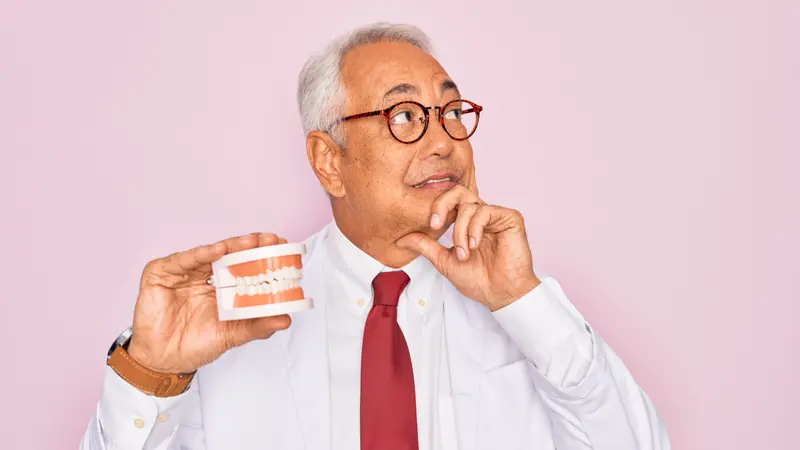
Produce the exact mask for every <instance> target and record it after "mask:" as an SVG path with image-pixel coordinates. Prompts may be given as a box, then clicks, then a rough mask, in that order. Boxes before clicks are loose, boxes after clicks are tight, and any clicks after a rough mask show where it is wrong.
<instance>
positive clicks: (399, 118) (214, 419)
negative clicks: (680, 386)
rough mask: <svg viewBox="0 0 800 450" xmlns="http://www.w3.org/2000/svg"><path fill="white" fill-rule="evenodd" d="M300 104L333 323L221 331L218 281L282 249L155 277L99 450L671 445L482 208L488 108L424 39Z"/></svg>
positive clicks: (383, 53)
mask: <svg viewBox="0 0 800 450" xmlns="http://www.w3.org/2000/svg"><path fill="white" fill-rule="evenodd" d="M298 101H299V107H300V113H301V116H302V120H303V125H304V127H305V131H306V133H307V138H306V151H307V154H308V159H309V162H310V164H311V167H312V169H313V170H314V172H315V174H316V175H317V177H318V179H319V181H320V183H321V184H322V185H323V186H324V188H325V189H326V191H327V192H328V194H329V195H330V199H331V207H332V210H333V216H334V221H333V222H332V223H330V224H329V225H328V226H326V227H325V228H323V229H322V230H321V231H319V232H318V233H316V234H315V235H313V236H311V237H310V238H308V239H307V240H306V241H305V244H306V245H307V248H308V251H307V254H306V256H305V257H304V261H303V266H304V279H303V289H304V291H305V293H306V295H307V296H308V297H310V298H312V299H314V303H315V307H314V309H312V310H309V311H303V312H300V313H297V314H294V315H292V317H291V318H289V317H288V316H279V317H269V318H259V319H249V320H242V321H232V322H220V321H218V320H217V315H216V299H215V294H214V290H213V288H212V287H211V286H209V285H208V284H207V283H206V281H207V279H208V278H209V276H210V274H211V267H210V263H211V262H212V261H214V260H216V259H218V258H220V257H221V256H223V255H224V254H226V253H230V252H235V251H239V250H243V249H248V248H253V247H256V246H266V245H274V244H277V243H285V242H286V241H285V240H284V239H282V238H280V237H278V236H275V235H273V234H266V233H264V234H252V235H249V236H243V237H238V238H231V239H227V240H224V241H221V242H218V243H216V244H213V245H207V246H202V247H198V248H195V249H191V250H188V251H185V252H180V253H175V254H172V255H170V256H168V257H165V258H159V259H156V260H154V261H152V262H150V263H149V264H148V265H147V266H146V267H145V270H144V272H143V275H142V280H141V286H140V292H139V297H138V300H137V303H136V308H135V312H134V318H133V326H132V335H131V334H130V333H127V334H124V335H123V336H122V337H121V338H120V339H119V340H118V343H119V344H120V345H114V346H112V350H111V352H110V354H111V357H110V358H109V364H108V367H107V368H106V374H105V381H104V386H103V393H102V397H101V399H100V402H99V405H98V408H97V412H96V414H95V417H94V418H93V419H92V420H91V422H90V423H89V426H88V428H87V430H86V434H85V438H84V440H83V443H82V448H83V449H87V450H88V449H112V448H113V449H116V448H125V449H142V448H148V449H151V448H152V449H184V448H185V449H207V450H222V449H225V450H228V449H231V450H246V449H268V450H272V449H306V450H323V449H331V450H355V449H363V450H395V449H398V450H399V449H403V450H405V449H424V450H448V449H459V450H478V449H481V450H484V449H503V450H512V449H537V450H553V449H558V450H572V449H596V450H633V449H646V450H655V449H659V450H661V449H667V448H669V442H668V438H667V434H666V431H665V428H664V425H663V424H662V422H661V421H660V419H659V418H658V416H657V414H656V412H655V409H654V407H653V405H652V404H651V402H650V400H649V399H648V397H647V395H646V394H645V393H644V392H642V390H641V389H640V388H639V386H638V385H637V384H636V382H635V380H634V379H633V378H632V376H631V374H630V373H629V372H628V371H627V370H626V368H625V366H624V365H623V363H622V362H621V361H620V360H619V359H618V357H617V356H616V355H615V354H614V353H613V352H612V350H611V349H610V348H609V347H608V346H607V345H606V344H605V343H604V342H603V341H602V340H601V339H600V337H599V336H598V335H596V334H595V333H594V332H593V330H592V329H591V328H590V327H589V326H588V325H587V324H586V323H585V322H584V320H583V318H582V317H581V315H580V314H579V313H578V312H577V311H576V310H575V308H574V307H573V306H572V304H571V303H570V302H569V301H568V300H567V298H566V296H565V294H564V292H563V291H562V290H561V288H560V287H559V285H558V284H557V283H556V282H555V281H554V280H553V279H551V278H549V277H544V276H538V275H537V274H535V273H534V270H533V266H532V257H531V253H530V250H529V245H528V242H527V238H526V233H525V225H524V221H523V218H522V216H521V215H520V214H519V213H518V212H517V211H514V210H512V209H508V208H504V207H501V206H492V205H488V204H486V203H485V202H484V201H482V200H481V198H480V197H479V195H478V189H477V185H476V178H475V168H474V166H473V155H472V147H471V145H470V141H469V137H470V136H471V135H472V133H474V132H475V130H476V128H477V124H478V119H479V117H480V112H481V110H482V107H481V106H480V103H479V102H477V101H469V100H466V99H463V98H462V96H461V92H460V91H459V89H458V87H457V86H456V84H455V83H454V82H453V80H452V79H451V78H450V77H449V76H448V74H447V72H446V71H445V70H444V69H443V68H442V67H441V66H440V65H439V63H438V62H437V60H436V59H434V58H433V57H432V56H431V54H430V51H429V44H428V41H427V38H426V36H425V35H424V34H423V33H422V32H421V31H419V30H418V29H416V28H414V27H410V26H399V25H389V24H376V25H372V26H369V27H365V28H363V29H359V30H356V31H354V32H353V33H351V34H349V35H347V36H345V37H343V38H341V39H339V40H337V41H335V42H334V43H333V44H331V45H330V46H329V47H328V49H327V50H326V51H325V52H324V53H323V54H321V55H319V56H317V57H315V58H312V59H311V60H310V61H309V63H308V64H307V65H306V66H305V67H304V69H303V72H302V74H301V76H300V86H299V90H298ZM451 226H452V244H453V246H452V247H450V243H449V242H446V239H445V238H444V237H443V235H444V233H445V231H446V230H448V229H449V228H450V227H451Z"/></svg>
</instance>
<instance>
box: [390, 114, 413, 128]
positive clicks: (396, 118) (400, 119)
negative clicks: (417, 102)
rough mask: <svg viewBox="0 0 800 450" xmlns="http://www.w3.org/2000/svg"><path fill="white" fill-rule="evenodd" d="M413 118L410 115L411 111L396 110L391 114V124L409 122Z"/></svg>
mask: <svg viewBox="0 0 800 450" xmlns="http://www.w3.org/2000/svg"><path fill="white" fill-rule="evenodd" d="M413 119H414V117H413V116H412V115H411V111H398V112H396V113H394V114H392V117H391V121H392V124H397V125H402V124H404V123H409V122H411V121H412V120H413Z"/></svg>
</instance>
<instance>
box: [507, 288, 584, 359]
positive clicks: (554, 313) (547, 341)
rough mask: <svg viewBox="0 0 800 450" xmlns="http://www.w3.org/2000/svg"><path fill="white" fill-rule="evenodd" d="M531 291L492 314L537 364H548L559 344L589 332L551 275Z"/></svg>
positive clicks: (527, 356) (526, 354) (525, 353)
mask: <svg viewBox="0 0 800 450" xmlns="http://www.w3.org/2000/svg"><path fill="white" fill-rule="evenodd" d="M540 281H541V283H539V285H538V286H536V287H535V288H534V289H533V290H532V291H530V292H528V293H527V294H525V295H524V296H523V297H521V298H519V299H518V300H517V301H515V302H514V303H511V304H510V305H507V306H505V307H503V308H501V309H499V310H497V311H494V312H493V313H492V315H493V316H494V318H495V319H496V320H497V322H498V323H499V324H500V326H501V327H502V328H503V330H504V331H505V332H506V333H507V334H508V336H509V337H510V338H511V340H513V341H514V342H515V343H516V344H517V346H518V347H519V348H520V350H521V351H522V353H523V354H524V355H525V357H526V358H528V360H530V361H531V362H532V363H533V364H534V365H535V366H536V367H537V368H540V369H543V368H546V367H547V366H548V364H549V363H550V360H551V359H552V356H553V352H554V351H555V350H556V347H558V346H559V344H561V343H563V342H565V341H566V340H568V339H571V338H572V337H574V336H579V335H580V334H587V335H588V334H589V331H588V329H587V327H586V324H585V322H584V321H583V318H582V317H580V316H579V315H578V316H577V317H576V316H575V314H571V313H570V311H569V309H568V308H567V307H566V305H564V303H563V302H562V300H561V299H559V296H558V295H557V292H561V288H560V287H559V286H558V284H557V283H556V281H555V280H554V279H552V278H542V279H541V280H540Z"/></svg>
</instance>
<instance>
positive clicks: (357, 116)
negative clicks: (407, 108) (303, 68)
mask: <svg viewBox="0 0 800 450" xmlns="http://www.w3.org/2000/svg"><path fill="white" fill-rule="evenodd" d="M459 102H460V103H467V104H469V105H470V106H471V107H472V108H471V109H468V110H465V111H464V113H471V112H473V111H474V112H475V126H474V127H473V128H472V131H470V133H469V134H468V135H467V136H466V137H463V138H457V137H455V136H453V135H452V134H450V132H449V131H447V127H446V126H444V116H443V115H442V111H443V110H446V109H447V107H448V106H450V105H452V104H453V103H459ZM409 103H411V104H414V105H417V106H419V107H420V108H422V111H423V112H424V113H425V127H424V128H423V129H422V132H421V133H420V134H419V136H418V137H417V138H416V139H414V140H413V141H404V140H401V139H400V138H399V137H397V136H396V135H395V134H394V131H392V124H391V123H390V120H391V117H392V114H391V113H392V110H393V109H395V108H397V107H398V106H400V105H407V104H409ZM432 109H435V110H436V112H437V115H438V116H439V124H440V125H441V126H442V129H443V130H444V132H445V133H447V135H448V136H450V137H451V138H452V139H454V140H456V141H464V140H467V139H469V138H470V137H471V136H472V135H473V134H475V130H477V129H478V122H479V121H480V118H481V111H483V106H481V105H478V104H477V103H474V102H471V101H469V100H463V99H458V100H453V101H450V102H447V103H445V104H444V105H442V106H425V105H423V104H422V103H419V102H415V101H413V100H406V101H402V102H400V103H396V104H394V105H392V106H390V107H388V108H386V109H381V110H378V111H370V112H365V113H360V114H353V115H350V116H347V117H342V118H341V119H339V121H340V122H346V121H348V120H355V119H361V118H363V117H373V116H384V117H386V126H387V127H388V128H389V133H391V134H392V137H393V138H395V139H396V140H397V141H398V142H402V143H403V144H413V143H414V142H417V141H419V140H420V139H422V137H423V136H425V133H426V132H427V131H428V124H430V116H431V113H430V110H432Z"/></svg>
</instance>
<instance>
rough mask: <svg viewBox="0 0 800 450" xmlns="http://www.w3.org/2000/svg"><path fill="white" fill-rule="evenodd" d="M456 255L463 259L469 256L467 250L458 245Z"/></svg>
mask: <svg viewBox="0 0 800 450" xmlns="http://www.w3.org/2000/svg"><path fill="white" fill-rule="evenodd" d="M456 256H457V257H458V259H460V260H462V261H463V260H464V258H466V257H467V252H465V251H464V249H463V248H461V247H456Z"/></svg>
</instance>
